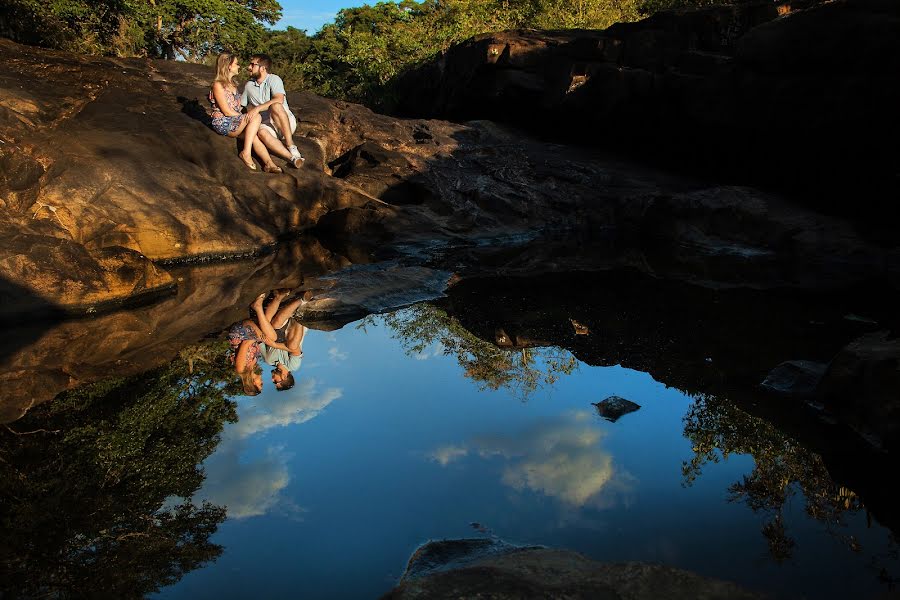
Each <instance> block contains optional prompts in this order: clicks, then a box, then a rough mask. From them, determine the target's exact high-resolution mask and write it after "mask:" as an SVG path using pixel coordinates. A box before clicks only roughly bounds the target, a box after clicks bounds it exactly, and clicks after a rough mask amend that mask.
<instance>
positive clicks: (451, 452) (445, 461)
mask: <svg viewBox="0 0 900 600" xmlns="http://www.w3.org/2000/svg"><path fill="white" fill-rule="evenodd" d="M468 453H469V450H468V449H467V448H466V447H464V446H441V447H440V448H438V449H437V450H435V451H434V452H432V453H431V454H429V455H428V458H430V459H431V460H433V461H434V462H436V463H439V464H440V465H441V466H442V467H446V466H447V465H449V464H450V463H452V462H453V461H455V460H457V459H459V458H462V457H463V456H465V455H466V454H468Z"/></svg>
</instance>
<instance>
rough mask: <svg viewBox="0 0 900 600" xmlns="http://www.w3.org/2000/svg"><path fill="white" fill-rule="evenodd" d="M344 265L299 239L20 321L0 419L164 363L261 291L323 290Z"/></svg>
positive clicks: (8, 342) (5, 362) (1, 376)
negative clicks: (130, 297) (142, 294)
mask: <svg viewBox="0 0 900 600" xmlns="http://www.w3.org/2000/svg"><path fill="white" fill-rule="evenodd" d="M348 265H349V261H348V260H347V259H346V258H344V257H343V256H340V255H336V254H334V253H332V252H330V251H329V250H327V249H325V248H323V247H322V245H321V244H319V243H318V242H317V241H315V240H309V239H300V240H296V241H294V242H292V243H290V244H285V245H282V246H280V247H279V248H278V251H277V252H273V253H269V254H266V255H264V256H261V257H257V258H255V259H253V260H244V261H240V262H238V261H229V262H218V263H210V264H200V265H187V266H181V267H177V268H172V269H171V272H170V275H171V277H172V279H173V281H175V282H177V284H178V285H177V287H172V288H169V290H168V293H167V294H165V295H164V296H162V297H160V298H156V299H155V301H154V302H150V303H146V304H145V305H143V306H137V307H131V308H130V309H129V310H116V311H113V312H108V313H105V314H101V315H98V316H96V317H94V318H92V319H79V320H67V321H63V322H61V323H57V324H51V323H48V322H46V320H44V319H27V320H26V319H23V322H21V323H19V324H18V326H17V327H8V328H7V331H10V332H12V333H11V334H10V335H7V336H6V337H5V338H4V339H3V341H2V342H0V388H2V393H0V423H8V422H11V421H14V420H16V419H18V418H20V417H21V416H22V415H23V414H24V413H25V412H26V411H27V410H28V409H29V408H31V407H32V406H35V405H37V404H40V403H42V402H45V401H47V400H50V399H52V398H53V397H55V396H56V395H57V394H59V393H60V392H62V391H64V390H67V389H70V388H73V387H76V386H79V385H83V384H87V383H92V382H94V381H98V380H100V379H104V378H106V377H110V376H117V377H125V376H129V375H136V374H139V373H143V372H144V371H147V370H150V369H152V368H154V367H157V366H159V365H162V364H164V363H167V362H169V361H171V360H172V359H173V358H175V357H176V356H177V355H178V352H179V351H180V350H181V349H182V348H183V347H185V346H187V345H190V344H194V343H196V342H198V341H200V340H203V339H204V338H207V337H208V336H209V335H210V334H214V335H215V334H218V332H220V331H222V330H223V329H224V328H226V327H227V326H228V325H229V324H230V323H233V322H234V321H237V320H240V319H243V318H246V315H247V306H248V304H249V303H250V302H251V301H252V299H253V298H255V297H256V296H257V295H258V294H260V293H261V292H265V291H268V290H271V289H275V288H280V287H297V286H301V285H304V286H308V287H310V288H314V289H317V288H318V289H321V288H323V287H325V286H327V285H328V284H327V282H320V281H318V280H317V278H316V276H317V275H320V274H322V273H326V272H333V271H335V270H339V269H341V268H343V267H346V266H348Z"/></svg>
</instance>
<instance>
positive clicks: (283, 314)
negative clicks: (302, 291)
mask: <svg viewBox="0 0 900 600" xmlns="http://www.w3.org/2000/svg"><path fill="white" fill-rule="evenodd" d="M301 304H303V300H302V299H301V298H297V299H295V300H291V301H290V302H288V303H287V304H285V305H284V306H282V307H281V308H280V309H278V312H277V313H275V316H274V317H273V318H272V324H273V325H274V326H275V327H277V328H278V329H281V328H282V327H284V324H285V323H287V320H288V319H290V318H291V317H292V316H294V313H295V312H297V309H298V308H300V305H301Z"/></svg>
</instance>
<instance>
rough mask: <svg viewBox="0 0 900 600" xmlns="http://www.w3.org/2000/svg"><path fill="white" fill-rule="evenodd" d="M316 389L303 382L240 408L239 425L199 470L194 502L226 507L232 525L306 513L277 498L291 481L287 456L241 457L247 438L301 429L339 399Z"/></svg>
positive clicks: (273, 450)
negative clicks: (234, 521)
mask: <svg viewBox="0 0 900 600" xmlns="http://www.w3.org/2000/svg"><path fill="white" fill-rule="evenodd" d="M317 388H318V383H317V381H316V380H315V379H312V378H308V379H305V380H303V381H301V382H300V383H298V384H297V385H296V386H295V387H294V388H293V389H291V390H288V391H286V392H273V393H269V394H262V395H260V396H257V397H256V398H255V403H254V404H252V405H251V404H243V403H242V404H241V405H240V406H239V407H238V417H239V420H238V422H237V423H235V424H234V425H232V426H230V427H227V428H226V430H225V431H224V432H223V434H222V442H221V443H220V444H219V447H218V448H217V449H216V452H215V453H214V454H213V455H212V456H210V457H209V459H207V460H206V462H205V463H204V464H203V467H204V469H205V471H206V481H205V482H204V484H203V488H202V489H201V490H200V491H198V492H197V498H200V499H205V500H209V501H210V502H212V503H213V504H218V505H223V506H226V507H227V509H228V517H229V518H231V519H243V518H247V517H254V516H259V515H263V514H266V513H267V512H270V511H272V510H274V509H277V510H279V511H280V512H282V513H283V514H285V515H286V516H288V517H289V518H292V519H295V520H296V519H299V518H302V514H303V513H304V512H305V510H304V509H303V508H302V507H300V506H298V505H296V504H294V503H293V502H292V501H290V500H289V499H286V498H283V497H282V496H281V490H283V489H284V488H285V487H287V485H288V483H290V479H291V478H290V473H289V471H288V467H287V463H288V461H289V460H290V458H291V455H290V454H288V453H286V452H285V451H284V449H283V448H280V447H277V446H270V447H268V448H267V449H266V450H265V454H264V455H263V456H262V457H261V458H258V457H257V456H256V455H255V454H254V457H253V458H252V459H250V460H247V459H246V458H245V457H244V456H243V454H244V453H245V451H247V450H248V445H249V443H250V442H249V439H250V438H251V437H252V436H255V435H258V434H262V433H264V432H266V431H268V430H270V429H272V428H274V427H284V426H287V425H297V424H300V423H305V422H307V421H309V420H310V419H313V418H315V417H316V416H317V415H319V414H320V413H321V412H322V410H324V409H325V407H327V406H328V405H329V404H331V403H332V402H333V401H334V400H337V399H338V398H340V397H341V395H342V393H343V392H342V390H340V389H339V388H328V389H325V390H323V391H319V390H318V389H317Z"/></svg>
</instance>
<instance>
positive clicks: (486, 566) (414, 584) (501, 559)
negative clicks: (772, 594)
mask: <svg viewBox="0 0 900 600" xmlns="http://www.w3.org/2000/svg"><path fill="white" fill-rule="evenodd" d="M434 546H437V547H439V550H435V549H434V548H433V547H434ZM497 546H498V544H497V543H496V542H493V543H492V542H490V541H487V540H478V539H476V540H443V541H439V542H429V543H428V544H426V545H425V546H423V547H422V548H420V549H419V550H417V551H416V554H415V555H414V556H413V559H411V561H410V568H409V570H407V573H406V574H405V575H404V577H403V579H402V580H401V582H400V584H399V585H398V586H397V587H396V588H394V589H393V590H391V591H390V592H388V593H387V594H385V595H384V596H383V598H392V599H393V598H396V599H401V598H402V599H406V598H410V599H411V598H448V599H449V598H494V599H497V600H501V599H507V598H509V599H512V598H585V599H587V598H590V599H596V600H656V599H658V598H671V599H673V600H674V599H681V598H684V599H685V600H687V599H692V600H695V599H703V600H714V599H717V600H726V599H727V600H739V599H740V600H750V599H758V598H762V597H763V596H762V595H760V594H754V593H752V592H749V591H747V590H744V589H742V588H740V587H738V586H737V585H735V584H733V583H729V582H725V581H719V580H716V579H708V578H705V577H701V576H699V575H697V574H694V573H691V572H689V571H685V570H682V569H675V568H672V567H666V566H662V565H653V564H646V563H638V562H630V563H618V564H609V563H600V562H597V561H594V560H591V559H589V558H586V557H584V556H582V555H580V554H578V553H576V552H571V551H568V550H553V549H549V548H533V547H532V548H516V547H514V546H509V545H506V547H504V548H500V549H499V550H498V548H497ZM454 549H456V550H458V551H453V550H454ZM421 554H428V555H438V556H440V555H444V556H446V557H447V561H446V563H445V565H444V567H445V568H444V570H440V568H439V566H435V565H434V564H433V563H431V565H430V568H429V569H427V570H425V571H424V572H423V571H422V570H421V569H420V568H419V562H418V561H417V560H416V558H417V556H418V555H421ZM466 554H468V555H469V556H468V559H465V558H464V556H465V555H466Z"/></svg>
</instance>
